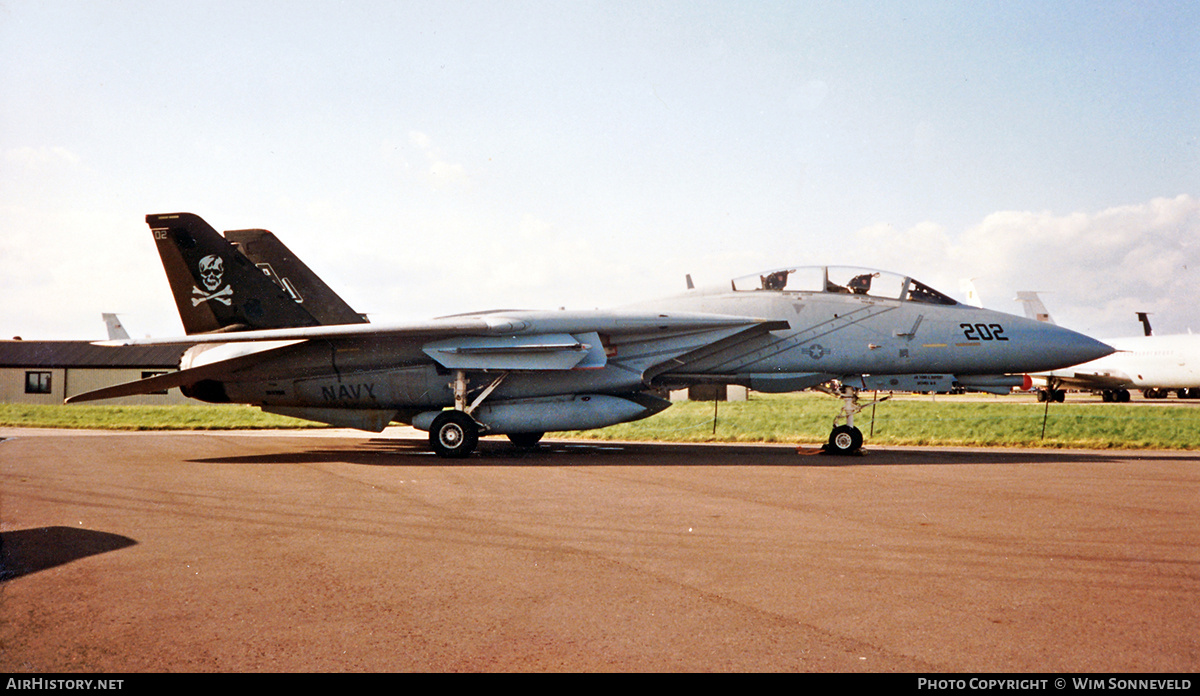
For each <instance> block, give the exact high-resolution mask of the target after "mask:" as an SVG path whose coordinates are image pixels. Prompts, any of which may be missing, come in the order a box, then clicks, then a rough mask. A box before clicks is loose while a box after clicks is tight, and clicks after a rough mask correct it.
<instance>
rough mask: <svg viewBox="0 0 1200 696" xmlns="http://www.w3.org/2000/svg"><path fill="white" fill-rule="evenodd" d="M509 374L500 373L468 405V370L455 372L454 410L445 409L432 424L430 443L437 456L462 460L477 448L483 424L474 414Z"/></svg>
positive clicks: (452, 385) (452, 387) (451, 386)
mask: <svg viewBox="0 0 1200 696" xmlns="http://www.w3.org/2000/svg"><path fill="white" fill-rule="evenodd" d="M506 377H508V373H507V372H504V373H501V374H500V376H499V377H497V378H496V379H494V380H492V383H491V384H489V385H488V386H487V387H486V388H484V389H483V391H481V392H480V393H479V395H478V396H476V397H475V400H474V401H472V402H471V403H470V404H468V403H467V396H468V394H467V391H468V384H467V373H466V371H464V370H456V371H455V373H454V381H453V382H451V383H450V388H451V389H453V390H454V409H453V410H449V411H443V412H442V413H441V414H439V415H438V417H437V418H434V419H433V424H432V425H430V426H429V446H430V447H431V448H433V451H434V453H435V454H437V456H439V457H445V458H448V459H462V458H463V457H466V456H469V455H470V454H471V453H472V452H474V451H475V447H476V445H478V444H479V434H480V433H481V432H483V430H484V427H483V426H482V425H480V424H479V422H478V421H476V420H475V419H474V418H473V417H471V413H472V412H473V411H474V410H475V409H476V408H478V407H479V404H481V403H483V400H484V399H486V398H487V397H488V396H489V395H490V394H491V393H492V392H493V391H494V390H495V389H496V387H498V386H500V383H501V382H503V381H504V379H505V378H506Z"/></svg>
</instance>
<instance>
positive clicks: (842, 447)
mask: <svg viewBox="0 0 1200 696" xmlns="http://www.w3.org/2000/svg"><path fill="white" fill-rule="evenodd" d="M862 444H863V434H862V431H861V430H859V429H858V428H856V427H854V426H853V425H839V426H837V427H836V428H834V429H833V432H831V433H830V434H829V444H828V446H827V449H826V451H827V452H829V453H830V454H854V453H855V452H857V451H859V450H860V449H862Z"/></svg>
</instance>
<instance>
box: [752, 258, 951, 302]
mask: <svg viewBox="0 0 1200 696" xmlns="http://www.w3.org/2000/svg"><path fill="white" fill-rule="evenodd" d="M733 289H734V290H736V291H738V292H763V291H768V292H828V293H836V294H843V295H863V296H866V297H878V298H885V299H889V300H907V301H909V302H924V303H926V304H942V305H954V304H958V302H957V301H955V300H954V299H952V298H950V297H947V296H946V295H943V294H942V293H940V292H938V291H937V290H934V289H933V288H931V287H929V286H928V285H925V284H924V283H921V282H918V281H916V280H913V279H912V278H909V277H907V276H902V275H899V274H897V273H889V272H887V271H875V270H871V269H869V268H853V267H848V266H802V267H797V268H782V269H779V270H775V271H767V272H766V273H762V274H758V275H749V276H742V277H741V278H735V279H734V280H733Z"/></svg>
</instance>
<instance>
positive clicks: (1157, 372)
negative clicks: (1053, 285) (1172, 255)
mask: <svg viewBox="0 0 1200 696" xmlns="http://www.w3.org/2000/svg"><path fill="white" fill-rule="evenodd" d="M1017 300H1018V301H1019V302H1021V303H1022V304H1023V305H1024V306H1025V316H1027V317H1029V318H1030V319H1036V320H1038V321H1043V322H1046V323H1049V324H1054V323H1055V322H1054V319H1053V318H1051V316H1050V313H1049V312H1048V311H1046V306H1045V305H1044V304H1042V300H1041V298H1039V297H1038V294H1037V293H1036V292H1027V291H1025V292H1018V293H1017ZM1138 317H1139V318H1140V319H1141V321H1142V326H1143V330H1144V335H1142V336H1129V337H1125V338H1107V339H1104V342H1105V343H1107V344H1109V345H1110V346H1112V347H1113V348H1116V349H1117V352H1115V353H1112V354H1111V355H1106V356H1104V357H1103V358H1099V359H1097V360H1093V361H1091V362H1086V363H1083V364H1080V365H1075V366H1074V367H1068V368H1065V369H1061V370H1053V371H1051V372H1043V373H1037V374H1033V375H1031V377H1033V379H1034V383H1035V384H1040V385H1042V388H1041V389H1039V391H1038V399H1039V400H1040V401H1062V400H1063V399H1064V396H1065V395H1064V391H1063V388H1064V387H1075V388H1078V389H1086V390H1088V391H1093V392H1099V393H1100V395H1101V397H1102V398H1103V399H1104V400H1105V401H1117V402H1124V401H1129V390H1130V389H1140V390H1141V391H1142V395H1143V396H1145V397H1146V398H1147V399H1162V398H1165V397H1166V396H1167V395H1168V394H1169V393H1170V392H1175V395H1176V396H1178V397H1179V398H1181V399H1195V398H1200V335H1193V334H1175V335H1171V336H1155V335H1153V332H1152V331H1151V329H1150V320H1149V317H1148V316H1147V315H1146V313H1145V312H1138Z"/></svg>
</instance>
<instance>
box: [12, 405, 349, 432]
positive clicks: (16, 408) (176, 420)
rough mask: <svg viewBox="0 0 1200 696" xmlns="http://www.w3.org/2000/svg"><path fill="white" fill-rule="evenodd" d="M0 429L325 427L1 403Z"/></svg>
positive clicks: (226, 415) (237, 409)
mask: <svg viewBox="0 0 1200 696" xmlns="http://www.w3.org/2000/svg"><path fill="white" fill-rule="evenodd" d="M0 426H11V427H24V428H84V429H90V430H244V429H251V430H253V429H276V428H323V427H326V426H324V425H322V424H320V423H312V422H310V421H304V420H297V419H295V418H288V417H286V416H276V415H274V414H271V413H263V412H262V411H260V410H258V409H257V408H253V407H250V406H240V405H228V406H207V405H196V406H192V405H187V406H80V405H71V406H40V405H27V404H0Z"/></svg>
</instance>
